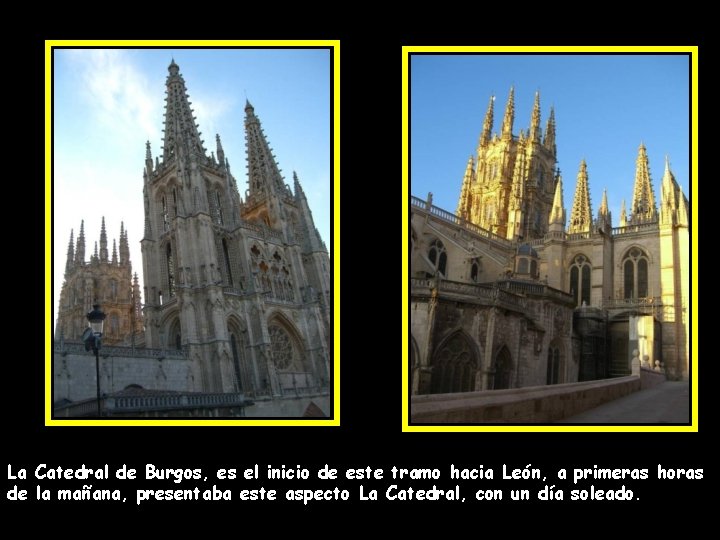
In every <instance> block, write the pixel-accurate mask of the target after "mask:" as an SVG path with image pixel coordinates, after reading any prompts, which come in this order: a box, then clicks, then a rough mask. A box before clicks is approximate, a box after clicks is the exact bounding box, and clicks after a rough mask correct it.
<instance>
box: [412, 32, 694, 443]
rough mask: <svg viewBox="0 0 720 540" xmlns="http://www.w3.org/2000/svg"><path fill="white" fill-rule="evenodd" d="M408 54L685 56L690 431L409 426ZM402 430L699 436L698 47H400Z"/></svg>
mask: <svg viewBox="0 0 720 540" xmlns="http://www.w3.org/2000/svg"><path fill="white" fill-rule="evenodd" d="M412 53H439V54H443V53H445V54H452V53H479V54H492V53H498V54H499V53H505V54H507V53H534V54H537V53H547V54H557V53H572V54H576V53H592V54H618V53H641V54H642V53H654V54H658V53H685V54H689V56H690V84H691V88H690V95H691V102H692V110H691V126H690V139H691V143H690V144H691V163H690V175H691V186H692V198H691V199H692V200H691V201H690V204H691V209H692V220H691V221H692V225H691V230H690V236H691V245H692V254H691V260H692V291H691V296H692V305H691V314H692V324H691V330H690V331H691V341H690V350H691V357H690V371H691V379H690V385H691V389H692V391H691V395H692V410H691V423H690V425H689V426H655V425H638V426H627V425H626V426H623V425H618V426H614V425H584V426H562V425H537V426H534V425H529V426H528V425H523V426H512V425H508V426H503V425H486V424H484V425H461V426H457V425H447V426H443V425H419V424H418V425H411V424H410V418H409V414H410V411H409V402H410V396H409V392H408V384H407V381H408V377H409V373H408V365H409V352H408V334H409V322H410V321H409V314H408V311H409V310H408V306H409V303H408V302H409V272H410V269H409V261H408V257H407V254H408V249H409V241H408V238H409V219H410V214H409V208H410V202H409V201H410V181H409V180H410V179H409V162H408V160H409V155H410V154H409V150H410V148H409V125H410V124H409V121H410V111H409V103H410V100H409V98H410V94H409V92H410V81H409V78H408V77H409V68H410V55H411V54H412ZM402 168H403V171H402V197H403V199H402V205H401V208H402V250H403V251H402V253H403V255H402V430H403V431H405V432H554V433H557V432H613V431H614V432H659V431H664V432H697V431H698V327H697V318H698V234H697V232H698V201H699V197H698V47H697V46H487V47H485V46H482V47H465V46H415V45H411V46H404V47H403V48H402Z"/></svg>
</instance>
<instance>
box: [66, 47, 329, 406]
mask: <svg viewBox="0 0 720 540" xmlns="http://www.w3.org/2000/svg"><path fill="white" fill-rule="evenodd" d="M165 101H166V106H165V122H164V124H165V125H164V130H163V131H164V139H163V141H162V147H161V151H160V154H159V156H156V157H155V158H154V159H153V155H152V150H151V144H150V142H147V144H146V148H145V163H144V167H143V191H142V195H140V194H139V193H138V204H143V205H144V212H145V227H144V231H143V236H142V240H141V248H142V259H143V261H142V266H143V268H142V270H143V278H144V289H143V291H142V295H141V292H140V286H139V284H138V280H137V276H136V277H135V278H134V279H131V274H130V272H131V270H130V262H129V254H128V248H127V245H128V237H127V232H126V231H124V230H121V235H120V257H119V259H118V257H117V254H116V253H115V246H113V254H112V257H111V258H110V259H109V258H108V254H107V240H106V232H105V228H104V222H103V230H102V231H101V237H100V252H99V253H96V254H95V255H94V256H93V257H91V258H90V261H89V262H88V261H86V260H85V237H84V231H83V227H82V225H81V230H80V235H79V236H78V240H77V245H76V246H73V238H72V233H71V239H70V247H69V248H68V261H67V271H66V279H65V284H64V285H63V289H62V293H61V307H60V315H59V319H58V323H57V326H56V328H57V330H56V334H55V337H56V339H58V337H60V336H62V339H64V340H66V341H73V340H75V341H76V340H78V339H79V337H80V334H81V333H82V330H84V328H85V327H86V326H87V321H86V319H85V318H84V317H85V314H86V313H87V312H88V311H89V310H90V309H91V306H92V304H93V303H94V302H98V303H100V304H101V307H102V309H103V310H104V311H105V312H106V313H107V314H108V319H106V323H105V326H106V329H108V327H109V330H107V331H106V333H105V336H104V341H103V345H105V344H118V345H121V344H122V345H129V344H130V343H131V342H132V344H133V347H134V346H135V345H138V343H139V344H140V345H141V347H144V348H146V349H147V350H154V351H168V352H171V353H172V354H171V355H169V356H168V357H172V358H177V359H179V360H182V363H181V365H182V367H181V368H178V370H176V371H177V372H178V374H177V377H176V378H175V382H173V383H172V384H170V383H164V386H163V387H162V390H173V391H181V392H199V393H213V394H218V393H233V392H242V393H244V395H246V396H250V397H258V396H266V397H268V396H269V397H270V398H274V397H282V396H283V395H286V394H288V392H289V391H292V390H294V391H295V393H294V395H295V396H297V395H298V391H299V390H298V389H301V390H302V389H311V388H314V389H317V388H325V389H327V387H328V386H329V384H330V380H331V377H332V369H331V358H330V339H331V338H330V336H331V322H330V321H331V315H330V306H331V302H332V297H331V294H332V293H331V278H330V260H329V256H328V250H327V247H326V246H325V243H324V242H323V240H322V239H321V237H320V234H319V232H318V230H317V229H316V228H315V224H314V221H313V216H312V212H311V210H310V207H309V205H308V201H307V198H306V196H305V193H304V191H303V188H302V186H301V183H300V180H299V178H298V175H297V174H295V173H293V183H292V186H290V185H288V184H287V183H286V181H285V179H284V178H283V176H282V175H281V173H280V169H279V167H278V164H277V162H276V159H275V156H274V155H273V153H272V150H271V148H270V145H269V143H268V141H267V139H266V136H265V134H264V132H263V130H262V127H261V123H260V119H259V117H258V116H257V115H256V114H255V111H254V108H253V106H252V105H251V104H250V103H249V102H246V105H245V115H246V116H245V125H244V129H245V136H246V153H247V168H248V169H247V174H248V188H247V190H245V191H244V193H243V194H242V195H241V193H240V191H239V189H238V183H237V180H236V178H235V176H234V175H233V174H232V173H231V170H230V163H229V160H228V159H227V158H226V156H225V151H224V149H223V147H222V143H221V140H220V136H219V135H217V136H216V139H215V143H216V147H215V150H214V151H213V152H208V150H207V149H206V148H205V147H204V145H203V141H202V139H201V137H200V131H199V126H198V125H197V124H196V123H195V118H194V116H193V110H192V109H191V105H190V101H189V96H188V93H187V88H186V86H185V81H184V79H183V77H182V75H181V74H180V69H179V67H178V65H177V64H175V62H174V61H173V62H172V63H171V64H170V66H169V67H168V76H167V81H166V98H165ZM141 296H142V299H143V300H144V304H142V305H141V303H140V297H141ZM116 312H117V315H116ZM116 316H117V318H118V323H117V325H116V324H115V320H116ZM134 329H137V330H138V332H137V333H139V334H142V339H141V340H139V339H138V340H134V339H133V337H132V336H133V330H134ZM138 351H141V350H140V349H138ZM135 352H136V351H135V350H134V351H133V354H134V353H135ZM141 352H142V351H141ZM146 356H147V355H146ZM155 356H157V357H159V358H161V359H162V358H163V357H166V355H165V353H160V354H159V355H155ZM146 362H150V360H147V361H146ZM56 364H57V363H56ZM178 365H180V364H178ZM133 369H134V368H128V369H127V370H126V371H127V372H128V373H125V379H124V380H125V382H129V381H130V382H132V383H133V384H136V385H137V386H140V387H142V388H145V389H153V388H157V386H156V385H157V380H155V379H153V380H149V381H148V380H141V379H142V376H141V375H140V371H137V370H136V371H135V372H136V373H137V374H138V375H137V376H138V380H137V381H135V380H132V377H133ZM61 371H62V370H61V369H58V370H57V372H61ZM116 371H117V370H116ZM180 371H182V373H180ZM163 376H164V375H163ZM56 379H57V377H56ZM166 379H167V377H165V379H162V380H163V381H165V380H166ZM56 383H57V381H56ZM108 384H109V383H108ZM58 386H62V385H57V384H56V387H58ZM116 390H117V389H116ZM278 414H279V415H283V413H282V412H281V413H275V415H278Z"/></svg>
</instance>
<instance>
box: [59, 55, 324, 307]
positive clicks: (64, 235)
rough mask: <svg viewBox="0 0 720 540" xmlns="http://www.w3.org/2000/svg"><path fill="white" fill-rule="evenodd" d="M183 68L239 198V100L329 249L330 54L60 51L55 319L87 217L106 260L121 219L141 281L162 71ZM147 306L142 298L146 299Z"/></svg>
mask: <svg viewBox="0 0 720 540" xmlns="http://www.w3.org/2000/svg"><path fill="white" fill-rule="evenodd" d="M173 57H174V58H175V61H176V63H177V64H178V65H179V66H180V73H181V75H183V77H184V79H185V84H186V86H187V90H188V94H189V95H190V101H191V102H192V107H193V108H194V109H195V116H196V117H197V122H198V124H199V125H200V131H201V132H202V138H203V139H204V140H205V147H206V148H207V150H208V152H211V151H215V134H216V133H219V134H220V137H221V139H222V143H223V149H224V150H225V156H226V157H227V158H228V160H229V161H230V170H231V172H232V173H233V175H234V176H235V178H236V179H237V182H238V189H239V191H240V194H241V196H244V193H245V190H246V189H247V172H246V162H245V129H244V123H243V122H244V117H245V112H244V107H245V98H246V96H247V98H248V99H249V100H250V102H251V103H252V104H253V106H254V107H255V114H256V115H257V116H258V117H259V118H260V121H261V123H262V126H263V129H264V131H265V135H266V137H267V138H268V141H269V143H270V146H271V147H272V148H273V150H274V153H275V155H276V156H277V160H278V164H279V167H280V168H281V169H282V174H283V175H284V176H285V180H286V183H288V184H289V185H290V186H292V185H293V179H292V171H293V170H295V171H296V172H297V174H298V178H299V179H300V183H301V184H302V186H303V189H304V191H305V194H306V196H307V197H308V202H309V203H310V208H311V209H312V212H313V218H314V219H315V225H316V227H317V228H318V230H319V231H320V235H321V236H322V238H323V240H324V241H325V243H326V245H327V246H328V249H331V245H330V233H329V231H330V188H329V186H330V53H329V51H327V50H317V49H316V50H313V49H264V50H263V49H254V50H253V49H234V50H233V49H228V50H219V49H205V50H203V49H182V48H175V49H109V50H100V49H67V50H55V52H54V64H53V70H54V71H53V83H54V87H53V105H54V109H53V121H54V126H53V127H54V138H53V166H54V177H53V197H54V198H53V226H54V230H53V247H54V261H53V280H54V281H53V282H54V306H55V307H54V313H55V317H56V318H57V306H58V299H59V297H60V288H61V286H62V282H63V273H64V270H65V261H66V253H67V246H68V240H69V237H70V230H71V229H74V233H75V239H77V235H78V231H79V228H80V220H81V219H84V220H85V243H86V248H85V254H86V259H89V258H90V255H92V253H93V250H94V244H95V241H99V239H100V224H101V217H102V216H105V224H106V229H107V233H108V251H109V252H110V254H112V240H113V238H115V239H117V238H118V237H119V233H120V222H121V221H124V223H125V228H126V229H127V230H128V231H129V244H130V260H131V262H132V266H133V272H137V273H138V275H139V276H140V280H141V290H142V279H143V276H142V258H141V255H140V253H141V252H140V240H141V239H142V234H143V230H144V211H143V195H142V188H143V175H142V171H143V167H144V162H145V141H147V140H149V141H150V143H151V147H152V152H153V158H154V157H155V156H156V155H161V151H160V146H161V145H162V141H161V137H162V131H161V130H162V128H163V124H164V122H163V106H164V101H163V99H164V97H165V79H166V77H167V75H168V71H167V67H168V65H169V64H170V61H171V59H172V58H173ZM144 300H145V299H144V298H143V301H144Z"/></svg>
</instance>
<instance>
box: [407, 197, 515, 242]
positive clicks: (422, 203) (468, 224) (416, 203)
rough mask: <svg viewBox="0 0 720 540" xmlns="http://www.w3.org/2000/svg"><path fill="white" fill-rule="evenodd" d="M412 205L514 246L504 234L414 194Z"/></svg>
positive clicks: (474, 232) (435, 216)
mask: <svg viewBox="0 0 720 540" xmlns="http://www.w3.org/2000/svg"><path fill="white" fill-rule="evenodd" d="M410 205H411V206H413V207H414V208H418V209H420V210H422V211H424V212H427V213H428V214H429V215H431V216H432V217H434V218H437V219H439V220H441V221H444V222H445V223H451V224H453V225H456V226H458V227H461V228H462V229H464V230H466V231H469V232H471V233H473V234H475V235H477V236H481V237H483V238H486V239H488V240H490V241H492V242H495V243H497V244H500V246H502V247H505V248H507V247H512V246H513V242H511V241H510V240H508V239H506V238H503V237H502V236H498V235H497V234H495V233H492V232H490V231H488V230H487V229H483V228H482V227H478V226H477V225H475V224H474V223H471V222H469V221H467V220H466V219H464V218H461V217H459V216H456V215H455V214H453V213H451V212H448V211H447V210H443V209H442V208H439V207H437V206H433V205H428V204H427V202H426V201H423V200H422V199H420V198H418V197H415V196H414V195H411V196H410Z"/></svg>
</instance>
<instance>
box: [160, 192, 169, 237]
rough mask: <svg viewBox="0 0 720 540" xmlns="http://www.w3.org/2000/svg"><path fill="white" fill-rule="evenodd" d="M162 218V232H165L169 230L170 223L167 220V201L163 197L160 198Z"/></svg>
mask: <svg viewBox="0 0 720 540" xmlns="http://www.w3.org/2000/svg"><path fill="white" fill-rule="evenodd" d="M162 218H163V230H165V231H167V230H168V229H169V228H170V221H169V219H168V210H167V201H166V200H165V197H163V198H162Z"/></svg>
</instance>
